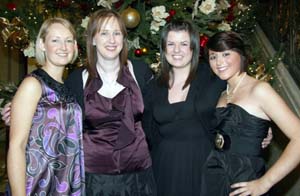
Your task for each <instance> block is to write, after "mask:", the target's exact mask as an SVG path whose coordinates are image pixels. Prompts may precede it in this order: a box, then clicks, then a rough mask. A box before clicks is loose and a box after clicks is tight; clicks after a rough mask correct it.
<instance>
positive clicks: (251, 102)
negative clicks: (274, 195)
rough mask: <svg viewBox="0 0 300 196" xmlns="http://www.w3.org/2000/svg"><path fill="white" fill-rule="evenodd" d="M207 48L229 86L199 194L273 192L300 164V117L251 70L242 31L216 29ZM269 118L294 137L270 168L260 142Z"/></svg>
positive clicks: (219, 110) (220, 106)
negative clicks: (239, 33)
mask: <svg viewBox="0 0 300 196" xmlns="http://www.w3.org/2000/svg"><path fill="white" fill-rule="evenodd" d="M207 49H208V50H207V52H208V58H209V63H210V66H211V68H212V70H213V72H214V73H215V74H216V75H217V76H219V78H220V79H222V80H226V81H227V89H226V91H224V92H223V93H222V95H221V97H220V99H219V102H218V104H217V109H216V113H215V114H216V115H215V116H216V120H217V126H216V128H215V129H213V131H212V132H213V133H214V134H215V136H216V137H215V149H214V150H213V151H212V152H211V153H210V155H209V156H208V159H207V161H206V163H205V164H204V166H203V169H202V182H201V194H200V195H201V196H208V195H210V196H223V195H224V196H228V195H230V196H234V195H239V196H246V195H251V196H257V195H263V194H264V195H268V191H269V189H270V188H271V187H272V186H273V185H274V184H276V183H277V182H278V181H280V180H281V179H282V178H284V177H285V176H286V175H287V174H288V173H289V172H290V171H292V170H293V169H294V168H295V167H296V166H297V165H298V164H299V161H300V154H299V153H297V152H298V149H299V148H300V131H299V130H300V120H299V118H298V117H297V116H296V115H295V114H294V113H293V112H292V111H291V110H290V109H289V108H288V106H287V105H286V104H285V102H284V101H283V99H282V98H281V97H280V96H279V95H278V94H277V93H276V92H275V91H274V90H273V89H272V87H271V86H270V85H269V84H268V83H267V82H263V81H259V80H257V79H255V78H252V77H251V76H249V75H247V73H246V67H247V55H246V50H245V45H244V43H243V40H242V39H241V37H240V36H239V35H238V34H237V33H234V32H220V33H217V34H215V35H214V36H213V37H211V38H210V40H209V41H208V43H207ZM270 121H274V122H275V123H276V124H277V126H278V127H279V128H280V129H281V130H282V131H283V133H284V134H285V135H286V136H287V137H288V138H289V139H290V142H289V144H288V145H287V147H286V148H285V150H284V152H283V153H282V155H281V156H280V158H279V159H278V161H277V162H276V163H275V164H274V165H273V166H272V167H271V168H270V169H269V170H268V171H267V172H265V164H264V160H263V158H262V156H261V142H262V140H263V138H264V137H265V136H266V134H267V130H268V127H269V122H270Z"/></svg>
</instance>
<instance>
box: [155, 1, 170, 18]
mask: <svg viewBox="0 0 300 196" xmlns="http://www.w3.org/2000/svg"><path fill="white" fill-rule="evenodd" d="M168 16H169V13H167V12H166V7H165V6H163V5H161V6H156V7H153V8H152V17H153V19H154V20H155V21H157V22H161V21H162V20H163V19H165V18H167V17H168Z"/></svg>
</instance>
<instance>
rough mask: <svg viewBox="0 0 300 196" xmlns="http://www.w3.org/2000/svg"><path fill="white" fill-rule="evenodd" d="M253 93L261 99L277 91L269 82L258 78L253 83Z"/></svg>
mask: <svg viewBox="0 0 300 196" xmlns="http://www.w3.org/2000/svg"><path fill="white" fill-rule="evenodd" d="M251 94H252V95H253V96H254V97H256V98H259V99H260V100H261V99H265V98H268V97H269V96H270V95H274V94H277V93H276V92H275V90H274V89H273V87H272V86H271V85H270V84H269V83H268V82H265V81H260V80H256V81H255V82H254V83H253V87H252V90H251Z"/></svg>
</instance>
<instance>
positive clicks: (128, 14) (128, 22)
mask: <svg viewBox="0 0 300 196" xmlns="http://www.w3.org/2000/svg"><path fill="white" fill-rule="evenodd" d="M121 17H122V19H123V21H124V23H125V26H126V27H127V28H129V29H132V28H135V27H136V26H137V25H138V24H139V23H140V20H141V16H140V13H139V12H138V11H137V10H136V9H133V8H131V7H130V6H129V7H128V8H127V9H125V10H124V11H123V12H122V13H121Z"/></svg>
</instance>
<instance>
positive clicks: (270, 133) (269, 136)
mask: <svg viewBox="0 0 300 196" xmlns="http://www.w3.org/2000/svg"><path fill="white" fill-rule="evenodd" d="M272 139H273V132H272V128H271V127H270V128H269V130H268V135H267V137H266V138H265V139H264V140H263V142H262V143H261V147H262V148H266V147H267V146H269V144H270V143H271V141H272Z"/></svg>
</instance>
